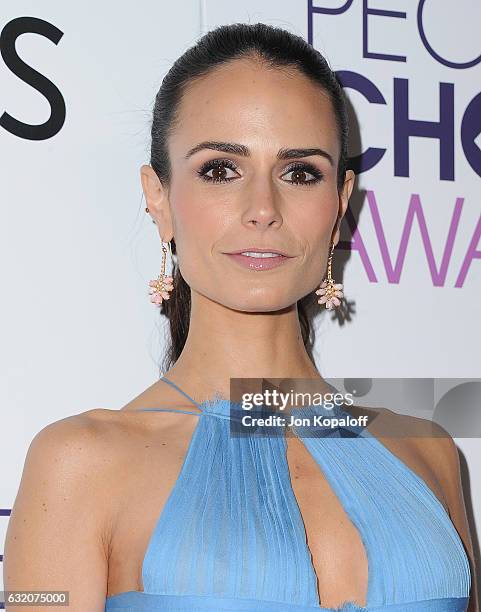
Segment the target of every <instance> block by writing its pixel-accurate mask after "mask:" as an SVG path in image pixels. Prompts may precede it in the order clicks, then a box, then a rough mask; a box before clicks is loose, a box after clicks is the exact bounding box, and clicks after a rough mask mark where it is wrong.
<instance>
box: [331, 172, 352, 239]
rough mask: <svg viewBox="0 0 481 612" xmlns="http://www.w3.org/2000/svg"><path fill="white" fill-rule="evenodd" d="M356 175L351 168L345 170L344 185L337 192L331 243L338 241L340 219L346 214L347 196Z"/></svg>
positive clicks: (348, 196)
mask: <svg viewBox="0 0 481 612" xmlns="http://www.w3.org/2000/svg"><path fill="white" fill-rule="evenodd" d="M355 178H356V175H355V174H354V172H353V171H352V170H346V174H345V177H344V185H343V187H342V190H341V193H340V194H339V212H338V217H337V219H336V225H335V226H334V230H333V234H332V244H333V245H334V246H336V244H337V243H338V242H339V239H340V236H341V232H340V226H341V221H342V218H343V217H344V215H345V214H346V210H347V206H348V204H349V198H350V197H351V193H352V190H353V188H354V180H355Z"/></svg>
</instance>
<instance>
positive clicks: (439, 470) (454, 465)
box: [423, 423, 479, 612]
mask: <svg viewBox="0 0 481 612" xmlns="http://www.w3.org/2000/svg"><path fill="white" fill-rule="evenodd" d="M433 428H434V431H435V434H436V435H435V436H434V437H432V438H429V442H428V444H427V445H426V442H427V439H426V438H424V439H423V445H424V448H425V449H427V450H428V452H429V455H430V456H429V462H430V465H431V468H432V470H433V472H434V474H435V475H436V478H437V480H438V482H439V483H440V485H441V487H442V489H443V493H444V497H445V499H446V503H447V505H448V510H449V516H450V518H451V521H452V522H453V525H454V526H455V528H456V531H457V532H458V534H459V537H460V538H461V540H462V542H463V544H464V547H465V549H466V553H467V554H468V557H469V560H470V566H471V583H472V587H471V597H470V602H469V607H468V612H479V608H478V593H477V588H476V576H477V573H476V567H475V557H474V551H473V544H472V539H471V534H470V530H469V523H468V519H467V515H466V506H465V502H464V495H463V488H462V480H461V469H460V462H459V453H458V449H457V447H456V444H455V442H454V440H453V438H452V437H451V436H450V435H449V433H448V432H447V431H446V430H445V429H444V428H443V427H441V426H440V425H438V424H436V423H433Z"/></svg>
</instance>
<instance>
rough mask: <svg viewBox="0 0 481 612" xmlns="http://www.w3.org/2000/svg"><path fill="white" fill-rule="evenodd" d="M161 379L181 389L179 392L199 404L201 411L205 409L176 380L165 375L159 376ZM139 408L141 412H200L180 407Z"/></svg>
mask: <svg viewBox="0 0 481 612" xmlns="http://www.w3.org/2000/svg"><path fill="white" fill-rule="evenodd" d="M159 380H163V381H164V382H166V383H168V384H169V385H171V386H172V387H174V389H177V391H179V393H182V395H184V396H185V397H186V398H187V399H188V400H190V401H191V402H192V403H193V404H195V405H196V406H197V408H199V410H200V411H201V412H203V411H204V409H203V408H202V406H201V404H199V403H198V402H196V401H195V400H194V399H192V398H191V397H190V395H187V393H186V392H185V391H183V390H182V389H181V388H180V387H179V386H178V385H176V384H175V382H173V381H172V380H169V379H168V378H165V376H161V377H160V378H159ZM138 410H139V411H141V412H182V413H184V414H196V415H199V413H198V412H193V411H192V410H182V409H180V408H139V409H138Z"/></svg>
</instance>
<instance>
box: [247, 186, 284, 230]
mask: <svg viewBox="0 0 481 612" xmlns="http://www.w3.org/2000/svg"><path fill="white" fill-rule="evenodd" d="M242 197H243V198H245V202H246V205H245V210H244V211H243V214H242V222H243V223H244V224H245V225H247V226H250V227H256V228H257V229H260V230H265V229H267V228H268V227H275V228H278V227H281V225H282V215H281V212H280V209H279V204H280V202H279V196H278V194H277V193H276V190H275V187H274V186H273V185H272V183H271V182H270V180H269V179H268V178H265V177H259V178H258V179H256V180H254V181H252V183H251V184H250V185H249V189H248V190H247V191H246V192H244V193H243V194H242Z"/></svg>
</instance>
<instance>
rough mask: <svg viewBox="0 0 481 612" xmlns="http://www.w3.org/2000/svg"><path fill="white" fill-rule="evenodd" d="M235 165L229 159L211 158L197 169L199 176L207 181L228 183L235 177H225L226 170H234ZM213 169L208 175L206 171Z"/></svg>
mask: <svg viewBox="0 0 481 612" xmlns="http://www.w3.org/2000/svg"><path fill="white" fill-rule="evenodd" d="M236 169H237V166H236V165H235V164H234V163H232V162H231V161H230V160H229V159H213V160H211V161H208V162H206V163H205V164H203V165H202V167H201V168H200V169H199V170H197V174H198V175H199V177H200V178H201V179H202V180H204V181H207V182H209V183H228V182H230V181H232V180H233V178H235V177H226V173H227V171H228V170H233V171H235V170H236ZM211 171H213V175H212V176H209V174H207V173H208V172H211Z"/></svg>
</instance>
